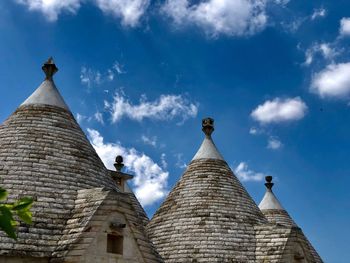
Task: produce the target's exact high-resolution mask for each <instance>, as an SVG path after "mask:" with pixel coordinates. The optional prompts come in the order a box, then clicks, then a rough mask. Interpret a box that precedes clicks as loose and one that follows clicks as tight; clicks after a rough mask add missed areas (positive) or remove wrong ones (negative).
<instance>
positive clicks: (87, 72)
mask: <svg viewBox="0 0 350 263" xmlns="http://www.w3.org/2000/svg"><path fill="white" fill-rule="evenodd" d="M80 81H81V83H82V84H84V85H86V86H87V87H88V88H91V87H92V86H93V85H100V84H101V73H100V72H99V71H94V70H93V69H91V68H86V67H82V68H81V70H80Z"/></svg>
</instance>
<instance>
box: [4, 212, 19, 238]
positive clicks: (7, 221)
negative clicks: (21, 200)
mask: <svg viewBox="0 0 350 263" xmlns="http://www.w3.org/2000/svg"><path fill="white" fill-rule="evenodd" d="M15 225H16V222H15V221H14V220H13V217H12V212H11V210H10V209H9V208H8V207H6V206H5V205H0V228H1V229H2V230H3V231H5V233H6V234H7V235H8V236H9V237H11V238H13V239H17V236H16V233H15V228H14V226H15Z"/></svg>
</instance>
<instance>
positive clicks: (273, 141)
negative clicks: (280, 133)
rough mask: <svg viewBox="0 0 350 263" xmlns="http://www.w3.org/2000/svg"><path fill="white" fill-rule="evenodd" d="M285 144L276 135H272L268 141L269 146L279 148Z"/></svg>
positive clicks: (269, 147)
mask: <svg viewBox="0 0 350 263" xmlns="http://www.w3.org/2000/svg"><path fill="white" fill-rule="evenodd" d="M282 146H283V144H282V142H281V141H280V140H278V139H277V138H275V137H270V138H269V140H268V141H267V148H268V149H271V150H277V149H279V148H281V147H282Z"/></svg>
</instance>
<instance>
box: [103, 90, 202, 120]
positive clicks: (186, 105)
mask: <svg viewBox="0 0 350 263" xmlns="http://www.w3.org/2000/svg"><path fill="white" fill-rule="evenodd" d="M105 108H106V109H107V110H109V111H110V113H111V115H112V122H113V123H115V122H117V121H119V120H120V119H121V118H123V117H128V118H130V119H132V120H136V121H142V120H143V119H145V118H148V119H154V120H172V119H175V118H180V119H181V121H180V123H183V122H184V121H185V120H187V119H188V118H194V117H196V116H197V112H198V106H197V104H195V103H192V102H190V101H189V100H188V99H186V98H184V97H183V96H182V95H161V96H160V97H159V99H157V100H155V101H147V98H146V97H145V96H142V97H141V99H140V101H139V104H137V105H134V104H132V103H131V102H130V101H129V100H128V99H127V98H126V97H125V96H124V95H123V94H120V93H116V94H115V96H114V99H113V101H112V102H111V103H110V102H107V101H105Z"/></svg>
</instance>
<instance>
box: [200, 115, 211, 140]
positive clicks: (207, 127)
mask: <svg viewBox="0 0 350 263" xmlns="http://www.w3.org/2000/svg"><path fill="white" fill-rule="evenodd" d="M202 131H203V132H204V134H205V135H206V136H210V135H211V134H212V133H213V131H214V119H212V118H209V117H208V118H205V119H203V120H202Z"/></svg>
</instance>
